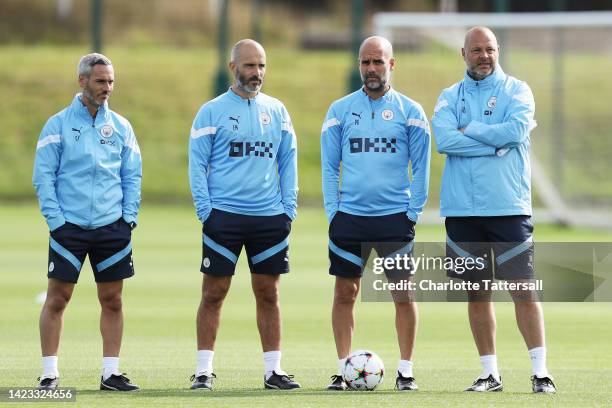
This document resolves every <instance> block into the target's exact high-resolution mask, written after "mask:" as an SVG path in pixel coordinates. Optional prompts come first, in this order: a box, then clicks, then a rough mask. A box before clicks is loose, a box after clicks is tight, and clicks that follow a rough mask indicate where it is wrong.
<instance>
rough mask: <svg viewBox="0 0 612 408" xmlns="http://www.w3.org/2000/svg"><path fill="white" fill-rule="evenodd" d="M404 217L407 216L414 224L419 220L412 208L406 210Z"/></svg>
mask: <svg viewBox="0 0 612 408" xmlns="http://www.w3.org/2000/svg"><path fill="white" fill-rule="evenodd" d="M406 217H408V218H409V219H410V221H412V222H414V223H415V224H416V223H417V222H418V221H419V214H418V213H417V212H416V211H414V210H408V211H406Z"/></svg>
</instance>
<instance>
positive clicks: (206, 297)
mask: <svg viewBox="0 0 612 408" xmlns="http://www.w3.org/2000/svg"><path fill="white" fill-rule="evenodd" d="M228 291H229V281H225V280H222V279H213V278H210V279H206V278H205V283H204V287H203V290H202V303H203V304H204V305H206V306H208V307H220V306H221V304H223V300H224V299H225V296H226V295H227V292H228Z"/></svg>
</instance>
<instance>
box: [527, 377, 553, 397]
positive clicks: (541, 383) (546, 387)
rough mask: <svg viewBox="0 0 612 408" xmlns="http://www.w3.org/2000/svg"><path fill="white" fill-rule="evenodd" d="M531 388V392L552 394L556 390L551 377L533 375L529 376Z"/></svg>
mask: <svg viewBox="0 0 612 408" xmlns="http://www.w3.org/2000/svg"><path fill="white" fill-rule="evenodd" d="M531 389H532V390H533V392H543V393H545V394H554V393H555V392H557V388H556V387H555V383H553V381H552V378H550V377H542V378H538V377H536V376H535V375H534V376H533V377H531Z"/></svg>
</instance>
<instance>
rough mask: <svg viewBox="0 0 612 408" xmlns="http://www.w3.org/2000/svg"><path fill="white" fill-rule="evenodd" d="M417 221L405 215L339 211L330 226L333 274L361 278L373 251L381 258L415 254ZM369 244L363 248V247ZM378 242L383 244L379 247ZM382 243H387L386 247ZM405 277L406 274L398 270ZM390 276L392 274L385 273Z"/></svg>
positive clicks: (331, 267) (330, 263) (331, 268)
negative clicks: (354, 213) (413, 242)
mask: <svg viewBox="0 0 612 408" xmlns="http://www.w3.org/2000/svg"><path fill="white" fill-rule="evenodd" d="M413 240H414V222H412V221H411V220H410V219H409V218H408V216H407V215H406V213H405V212H401V213H396V214H390V215H381V216H361V215H352V214H347V213H344V212H342V211H338V212H337V213H336V215H334V218H333V219H332V221H331V223H330V224H329V274H330V275H334V276H340V277H344V278H359V277H361V276H362V274H363V268H364V266H365V262H366V261H367V258H368V257H369V255H370V253H371V251H372V249H375V250H376V251H377V253H378V256H389V255H390V254H391V253H398V254H399V253H400V252H401V253H402V254H406V255H410V254H411V253H412V241H413ZM363 243H368V245H367V246H366V247H364V248H363V251H362V244H363ZM375 243H381V245H378V246H376V245H375ZM382 243H387V244H386V245H383V244H382ZM398 272H399V274H404V275H405V273H404V272H406V271H398ZM385 274H386V275H387V277H390V275H389V272H388V271H385Z"/></svg>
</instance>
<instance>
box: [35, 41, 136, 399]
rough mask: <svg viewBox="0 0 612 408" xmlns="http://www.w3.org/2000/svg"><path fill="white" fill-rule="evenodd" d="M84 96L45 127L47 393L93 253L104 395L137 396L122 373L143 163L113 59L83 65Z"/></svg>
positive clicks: (40, 181)
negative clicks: (111, 102)
mask: <svg viewBox="0 0 612 408" xmlns="http://www.w3.org/2000/svg"><path fill="white" fill-rule="evenodd" d="M77 71H78V72H77V73H78V82H79V86H80V87H81V90H82V92H81V93H78V94H77V95H76V96H75V97H74V99H73V100H72V103H71V104H70V106H68V107H67V108H65V109H64V110H62V111H61V112H59V113H57V114H55V115H53V116H52V117H51V118H50V119H49V120H48V121H47V123H46V124H45V126H44V127H43V129H42V132H41V133H40V137H39V139H38V143H37V145H36V159H35V162H34V175H33V184H34V187H35V188H36V194H37V195H38V200H39V203H40V209H41V212H42V214H43V216H44V217H45V219H46V221H47V224H48V226H49V230H50V238H49V263H48V274H47V277H48V287H47V296H46V300H45V304H44V306H43V309H42V312H41V314H40V342H41V349H42V366H43V373H42V375H41V377H40V379H39V381H40V382H39V385H38V386H39V388H40V389H46V390H50V389H55V388H57V386H58V384H59V370H58V364H57V360H58V358H57V355H58V349H59V342H60V334H61V330H62V326H63V314H64V310H65V309H66V306H67V305H68V302H69V301H70V298H71V297H72V293H73V291H74V287H75V284H76V282H77V280H78V278H79V274H80V271H81V267H82V265H83V262H84V261H85V258H86V256H88V255H89V262H90V264H91V268H92V269H93V273H94V278H95V280H96V285H97V291H98V300H99V301H100V306H101V313H100V332H101V334H102V343H103V358H102V377H101V381H100V389H101V390H109V391H135V390H138V389H139V388H138V386H137V385H135V384H131V383H130V380H129V379H128V378H127V377H126V376H125V375H124V374H122V373H121V372H120V371H119V350H120V348H121V338H122V334H123V312H122V301H121V294H122V290H123V279H125V278H129V277H131V276H133V275H134V267H133V262H132V244H131V236H132V229H134V228H135V226H136V222H137V216H138V209H139V206H140V184H141V177H142V164H141V157H140V148H139V147H138V143H137V142H136V136H135V135H134V131H133V130H132V126H131V125H130V123H129V122H128V121H127V119H125V118H124V117H122V116H120V115H119V114H117V113H115V112H113V111H111V110H110V109H109V107H108V98H109V96H110V94H111V92H112V90H113V86H114V81H115V76H114V70H113V65H112V63H111V61H110V60H109V59H108V58H107V57H105V56H104V55H102V54H95V53H94V54H88V55H85V56H84V57H82V58H81V60H80V61H79V65H78V68H77Z"/></svg>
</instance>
